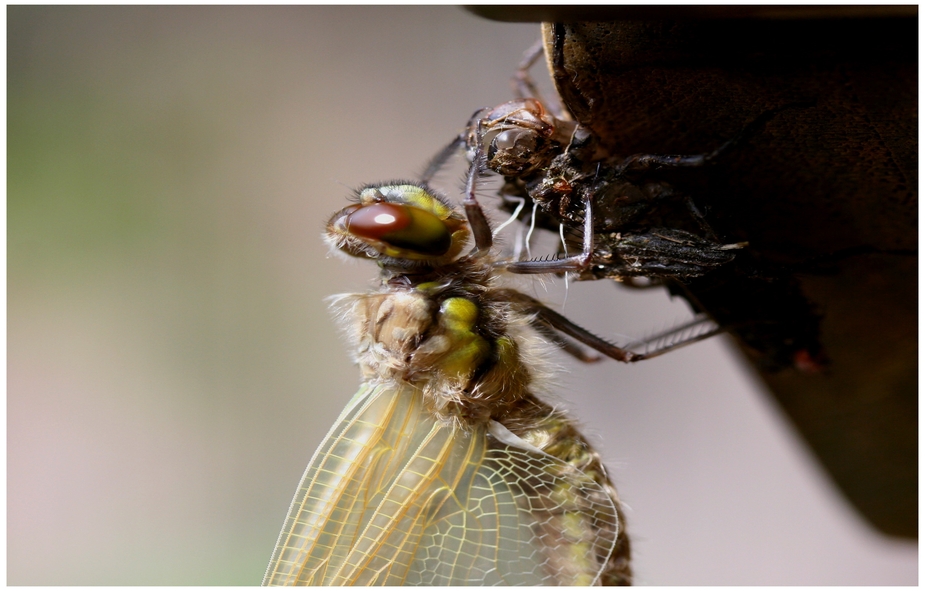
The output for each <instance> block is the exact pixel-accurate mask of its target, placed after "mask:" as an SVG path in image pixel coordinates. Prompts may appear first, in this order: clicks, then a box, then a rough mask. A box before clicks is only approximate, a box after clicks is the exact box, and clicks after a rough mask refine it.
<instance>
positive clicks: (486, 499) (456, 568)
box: [264, 383, 617, 585]
mask: <svg viewBox="0 0 925 591" xmlns="http://www.w3.org/2000/svg"><path fill="white" fill-rule="evenodd" d="M493 426H494V427H495V428H494V429H492V432H489V428H488V426H483V427H477V428H475V429H473V430H471V431H462V430H460V429H458V428H453V427H451V426H448V425H446V424H444V423H442V422H440V421H438V420H437V419H436V418H435V417H434V416H433V414H432V413H431V412H430V411H429V410H427V409H426V408H425V405H424V397H423V394H422V392H421V391H420V390H419V389H417V388H414V387H412V386H409V385H398V384H394V383H383V384H379V385H376V386H371V385H364V386H363V387H362V388H361V389H360V392H358V393H357V395H356V396H355V397H354V399H353V400H352V401H351V402H350V404H349V405H348V407H347V409H346V410H345V411H344V412H343V413H342V415H341V417H340V421H339V422H338V424H337V425H335V427H334V428H333V429H332V430H331V432H330V433H329V434H328V437H327V439H326V440H325V441H324V442H323V443H322V445H321V447H319V449H318V451H317V452H315V456H314V457H313V458H312V461H311V463H310V465H309V467H308V469H307V470H306V472H305V476H304V477H303V480H302V484H301V485H300V487H299V490H298V491H297V493H296V496H295V498H294V499H293V503H292V506H291V508H290V512H289V516H288V518H287V520H286V523H285V525H284V527H283V531H282V533H281V534H280V538H279V541H278V543H277V547H276V550H275V552H274V554H273V558H272V560H271V563H270V567H269V569H268V570H267V575H266V577H265V579H264V584H269V585H311V584H321V585H338V584H340V585H411V584H419V585H466V584H469V585H486V584H500V585H537V584H588V583H593V582H594V581H596V580H597V577H598V575H599V572H600V570H601V568H602V567H601V566H600V564H601V561H600V560H596V559H595V556H597V555H600V554H601V553H602V552H603V553H604V556H605V557H606V555H607V554H609V551H610V548H612V547H613V544H614V541H615V539H616V533H615V532H616V528H615V527H614V526H615V524H616V519H617V518H616V509H615V508H614V507H613V503H612V501H611V500H610V498H609V496H607V494H606V493H605V492H604V491H603V489H602V488H601V487H600V486H599V485H597V484H596V483H595V482H594V481H593V480H591V479H590V478H588V477H586V476H585V475H583V474H582V473H581V472H579V471H578V470H576V469H574V468H572V467H571V466H569V465H568V464H565V463H564V462H562V461H560V460H557V459H556V458H553V457H552V456H549V455H547V454H544V453H543V452H541V451H539V450H537V449H535V448H530V446H528V445H527V444H526V443H523V442H520V440H518V439H517V438H516V436H514V435H513V434H510V432H507V435H503V434H501V435H499V433H500V432H499V431H498V428H500V429H501V430H503V431H506V430H504V428H503V427H500V425H497V424H496V423H495V424H494V425H493ZM499 437H500V438H499ZM518 442H519V443H518ZM595 487H596V488H595ZM607 520H610V523H609V524H608V525H609V527H604V528H597V529H593V528H591V526H592V525H593V524H595V523H597V522H600V521H607ZM592 522H593V523H592ZM589 528H590V529H589ZM598 530H600V531H607V532H614V533H613V536H612V539H610V537H609V536H608V535H606V534H605V535H604V536H600V535H595V532H597V531H598Z"/></svg>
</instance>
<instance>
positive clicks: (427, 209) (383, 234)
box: [325, 181, 469, 269]
mask: <svg viewBox="0 0 925 591" xmlns="http://www.w3.org/2000/svg"><path fill="white" fill-rule="evenodd" d="M357 198H358V202H357V203H354V204H352V205H350V206H348V207H345V208H344V209H342V210H340V211H338V212H337V213H335V214H334V215H333V216H332V217H331V219H330V220H329V221H328V225H327V231H326V232H325V240H326V241H327V242H328V244H330V245H331V246H332V247H334V248H337V249H339V250H341V251H343V252H345V253H347V254H349V255H351V256H355V257H361V258H368V259H373V260H376V261H379V263H380V264H381V265H382V266H383V267H387V268H397V269H407V268H411V267H417V266H425V267H436V266H439V265H442V264H445V263H448V262H450V261H452V260H454V259H455V258H456V257H457V256H458V255H459V253H460V252H461V251H462V248H463V246H464V245H465V243H466V241H467V240H468V237H469V228H468V226H467V224H466V218H465V217H464V216H463V215H462V214H460V213H459V212H457V211H456V210H454V209H453V208H452V207H450V206H449V205H447V203H446V202H445V201H444V200H443V199H441V198H440V197H438V196H437V194H436V193H435V192H434V191H433V190H432V189H430V188H429V187H427V186H426V185H424V184H419V183H411V182H403V181H398V182H394V183H388V184H376V185H369V186H367V187H364V188H362V189H360V190H359V191H358V192H357Z"/></svg>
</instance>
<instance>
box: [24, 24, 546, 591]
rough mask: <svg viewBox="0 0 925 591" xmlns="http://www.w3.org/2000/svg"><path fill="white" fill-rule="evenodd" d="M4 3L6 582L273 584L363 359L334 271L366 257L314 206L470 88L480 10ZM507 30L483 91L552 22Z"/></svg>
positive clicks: (381, 160)
mask: <svg viewBox="0 0 925 591" xmlns="http://www.w3.org/2000/svg"><path fill="white" fill-rule="evenodd" d="M410 22H416V23H418V24H419V25H420V26H421V27H423V28H422V31H423V32H421V33H420V34H418V35H417V39H416V41H415V44H414V46H413V47H412V46H409V45H408V40H407V39H405V38H403V37H401V36H400V35H396V32H397V31H400V30H401V29H402V28H403V27H405V26H407V24H408V23H410ZM7 25H8V29H7V33H8V95H7V101H8V102H7V108H8V111H7V120H8V129H7V133H8V136H7V142H8V181H7V182H8V185H7V191H8V201H7V215H8V234H7V239H8V286H9V289H8V306H9V308H8V327H9V336H8V352H9V386H8V388H9V393H8V450H9V456H8V466H9V473H8V482H9V492H8V511H9V517H8V525H9V530H8V562H7V564H8V583H10V584H17V585H31V584H41V585H61V584H67V585H87V584H89V585H110V584H130V585H134V584H146V585H147V584H157V585H174V584H185V585H190V584H192V585H212V584H257V583H259V582H260V579H261V576H262V573H263V570H264V568H265V566H266V561H267V560H268V559H269V556H270V552H271V551H272V548H273V544H274V542H275V537H276V535H277V532H278V531H279V527H280V526H281V524H282V519H283V517H284V515H285V511H286V507H287V504H288V502H289V499H290V497H291V495H292V492H293V491H294V489H295V485H296V483H297V482H298V477H299V475H300V474H301V472H302V470H303V469H304V467H305V464H306V463H307V461H308V459H309V457H310V455H311V452H312V450H313V449H314V447H315V446H316V445H317V444H318V442H319V441H320V438H321V437H322V436H323V434H324V433H325V432H326V431H327V429H328V428H329V427H330V425H331V424H332V422H333V421H334V419H335V418H336V416H337V414H338V412H339V411H340V409H341V407H342V406H343V404H345V403H346V401H347V400H348V399H349V398H350V396H351V395H352V393H353V392H354V390H355V389H356V385H357V381H358V376H357V374H356V370H355V369H354V368H353V367H352V364H351V361H350V358H349V355H348V352H347V351H346V348H345V346H344V344H343V341H342V339H341V338H340V335H339V334H338V330H337V327H336V325H335V323H334V321H333V320H332V319H331V317H330V315H329V314H328V311H327V309H326V306H325V304H324V302H323V298H324V297H325V296H328V295H330V294H332V293H337V292H338V291H349V290H356V289H362V288H364V286H365V285H366V284H367V283H368V279H369V278H370V277H372V276H373V274H374V271H372V269H369V268H365V267H361V266H358V265H349V266H347V265H344V264H343V263H342V261H341V260H339V259H330V258H328V255H327V251H326V248H325V247H324V245H323V244H322V243H321V240H320V233H321V230H322V228H323V223H324V220H325V219H326V217H327V215H329V214H330V212H333V211H335V210H336V209H339V208H340V207H342V206H343V205H342V204H343V203H344V198H345V197H346V196H347V195H348V194H349V193H350V189H349V188H348V187H355V186H357V185H359V184H361V183H363V182H368V181H369V180H370V179H371V178H372V179H374V178H376V177H377V176H382V177H389V176H398V175H404V176H406V177H411V176H413V175H414V173H415V172H416V171H417V170H418V169H419V167H420V166H421V165H422V164H423V163H424V162H426V160H427V159H428V158H429V157H430V155H431V154H432V153H433V152H434V151H436V150H437V149H438V148H439V147H440V146H442V145H443V144H444V143H445V142H446V141H447V140H448V139H449V138H450V137H451V136H452V135H453V134H454V133H456V131H457V129H458V128H459V127H460V126H461V125H462V124H463V123H465V120H466V119H467V118H468V116H469V115H470V114H471V112H472V110H474V109H475V108H476V107H478V106H480V105H481V103H482V100H485V99H478V98H476V97H474V96H472V95H471V94H469V95H467V94H465V93H459V88H458V86H459V85H461V84H465V82H458V83H457V84H453V83H450V84H445V85H443V86H441V87H439V88H436V87H434V85H433V81H434V80H439V79H441V78H442V77H445V71H446V68H447V65H448V60H452V61H454V62H455V61H456V60H457V59H458V57H457V56H458V55H459V50H460V48H461V47H465V46H466V43H467V38H477V36H479V35H485V34H486V33H485V32H484V30H483V29H482V27H483V25H482V24H481V23H480V21H479V20H478V19H476V18H475V17H472V16H470V15H467V14H466V13H464V12H463V11H461V10H460V9H458V8H453V7H446V8H420V9H414V8H404V9H403V8H387V7H386V8H371V7H352V8H351V7H344V8H337V7H268V8H256V7H169V6H161V7H104V6H99V7H62V6H12V7H8V12H7ZM501 27H502V25H488V29H489V30H498V29H500V28H501ZM515 28H516V27H515ZM518 34H519V37H518V36H517V35H515V36H514V38H504V39H503V40H502V43H501V45H502V47H501V48H499V47H498V44H497V43H496V44H495V45H494V48H495V50H497V51H499V53H503V54H504V55H505V56H506V57H507V59H506V61H504V62H499V64H498V72H497V73H496V74H495V75H494V77H493V78H491V80H490V82H489V85H490V86H491V87H495V88H497V93H496V96H495V97H492V98H490V99H488V100H489V101H490V102H495V101H500V100H504V99H505V98H506V96H507V94H508V92H509V90H508V87H507V78H508V76H509V75H510V72H511V68H512V64H514V63H516V61H517V60H518V59H519V55H520V52H521V51H522V50H523V48H524V47H526V46H528V45H529V43H530V42H531V41H532V39H533V38H535V35H536V27H535V26H522V27H520V28H519V33H518ZM422 49H426V52H422ZM486 51H490V49H489V48H488V47H486V48H484V49H482V50H480V54H481V55H480V56H479V57H478V59H480V60H483V61H484V60H485V59H486V57H487V56H486V55H485V52H486ZM478 67H479V66H478V64H477V63H473V64H472V65H471V66H470V67H469V71H466V72H464V74H466V75H469V74H471V70H472V69H475V68H478ZM416 81H420V82H421V86H420V88H417V89H414V87H415V85H416ZM431 88H432V90H431ZM402 89H407V90H409V91H411V92H414V94H415V95H416V96H415V98H414V99H413V100H410V101H409V100H406V99H405V98H404V96H403V94H402ZM411 89H414V90H413V91H412V90H411ZM455 95H460V96H458V97H457V96H455ZM454 98H455V99H456V100H459V101H462V104H463V105H465V106H464V107H463V108H461V109H460V108H459V107H458V106H454V105H453V104H452V100H453V99H454ZM448 104H449V106H447V105H448ZM431 105H433V106H434V107H437V108H438V109H434V108H431V107H430V106H431ZM447 113H452V114H454V115H455V116H454V117H452V118H448V119H446V117H447V115H446V114H447ZM439 119H445V121H443V122H442V125H439V124H435V121H438V120H439ZM417 125H422V126H426V127H427V129H426V130H421V129H414V128H415V127H416V126H417ZM402 130H406V131H408V130H410V132H409V133H405V134H404V136H403V135H402ZM369 134H371V135H369ZM368 137H378V138H396V140H397V141H392V142H390V143H392V144H395V145H392V146H388V147H386V144H385V143H384V144H382V145H376V144H374V143H370V142H368V141H366V140H365V138H368ZM408 137H414V138H415V139H417V140H419V143H416V142H409V141H407V140H406V138H408ZM360 142H364V144H363V145H359V146H358V143H360ZM367 175H373V176H372V177H370V176H367ZM345 185H346V186H345ZM293 438H294V439H295V440H296V441H297V443H296V444H294V445H293V444H291V443H288V444H287V442H291V441H292V440H293ZM268 483H270V484H268Z"/></svg>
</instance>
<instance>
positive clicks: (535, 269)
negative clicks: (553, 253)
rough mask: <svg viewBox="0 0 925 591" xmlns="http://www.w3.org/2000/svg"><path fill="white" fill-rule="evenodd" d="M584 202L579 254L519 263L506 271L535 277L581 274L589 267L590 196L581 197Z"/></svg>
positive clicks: (591, 250) (591, 242) (591, 247)
mask: <svg viewBox="0 0 925 591" xmlns="http://www.w3.org/2000/svg"><path fill="white" fill-rule="evenodd" d="M583 199H584V202H585V219H584V238H583V240H582V249H581V254H579V255H575V256H570V257H563V258H561V259H552V260H538V261H519V262H515V263H510V264H508V265H507V267H506V268H507V270H508V271H510V272H511V273H516V274H518V275H536V274H542V273H568V272H577V273H581V272H582V271H585V270H586V269H587V268H588V267H590V266H591V261H592V255H593V254H594V218H593V215H592V213H593V212H592V204H591V196H590V195H588V194H585V195H584V196H583Z"/></svg>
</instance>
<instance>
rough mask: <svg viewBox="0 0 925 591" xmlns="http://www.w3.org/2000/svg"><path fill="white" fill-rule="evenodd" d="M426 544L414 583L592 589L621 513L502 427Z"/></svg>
mask: <svg viewBox="0 0 925 591" xmlns="http://www.w3.org/2000/svg"><path fill="white" fill-rule="evenodd" d="M482 436H483V437H485V440H486V443H487V445H486V448H485V451H484V455H483V456H482V458H481V461H479V462H478V463H477V465H473V466H471V467H472V468H474V472H473V473H471V474H466V475H465V476H464V477H463V478H461V479H460V482H459V484H458V485H457V487H456V490H455V491H454V495H453V496H452V498H451V499H449V500H448V502H447V503H445V504H444V505H442V506H441V507H440V508H439V512H438V513H437V514H436V515H435V517H434V519H432V520H431V523H429V524H428V527H427V529H426V531H425V534H424V536H423V537H422V542H421V545H420V548H419V550H418V552H417V556H416V557H415V558H416V562H415V563H414V564H412V568H411V569H409V570H410V572H409V576H408V582H407V584H418V585H466V584H468V585H590V584H594V583H596V582H597V581H598V579H599V577H600V575H601V571H602V570H603V568H604V565H605V564H606V563H607V559H608V557H609V556H610V553H611V552H612V550H613V548H614V545H615V544H616V540H617V536H618V534H619V533H620V531H619V522H618V518H617V510H616V507H614V504H613V500H612V499H611V496H610V495H609V494H608V493H607V491H605V490H604V488H603V487H602V486H601V485H600V484H598V483H597V482H595V481H594V480H593V479H592V478H591V477H590V476H588V475H585V474H582V473H581V472H580V471H578V470H577V469H575V468H574V467H572V466H570V465H568V464H566V463H565V462H563V461H561V460H559V459H558V458H555V457H553V456H551V455H549V454H546V453H544V452H542V451H540V450H538V449H536V448H535V447H533V446H530V445H529V444H527V443H525V442H524V441H522V440H520V439H519V438H518V437H517V436H515V435H514V434H513V433H511V432H510V431H508V430H507V429H505V428H504V427H503V426H501V425H500V424H498V423H494V422H493V424H492V425H491V427H490V428H489V429H488V432H487V433H486V432H483V433H482Z"/></svg>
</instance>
